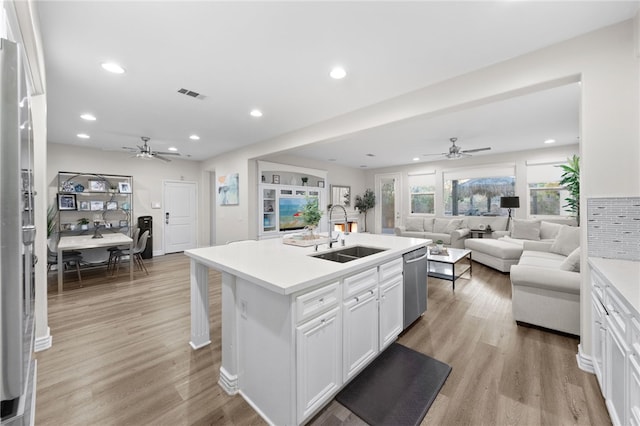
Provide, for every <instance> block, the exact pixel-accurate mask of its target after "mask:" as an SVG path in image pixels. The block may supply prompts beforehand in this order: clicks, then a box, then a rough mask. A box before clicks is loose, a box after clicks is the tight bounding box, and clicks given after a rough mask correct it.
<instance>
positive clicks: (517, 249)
mask: <svg viewBox="0 0 640 426" xmlns="http://www.w3.org/2000/svg"><path fill="white" fill-rule="evenodd" d="M574 224H575V220H574V219H572V218H569V219H562V218H561V219H550V220H536V219H532V220H525V219H512V220H511V224H510V230H509V231H495V232H493V234H491V238H468V239H466V240H465V241H464V246H465V248H466V249H468V250H471V257H472V258H473V260H475V261H476V262H479V263H482V264H483V265H486V266H489V267H491V268H494V269H497V270H498V271H501V272H509V270H510V269H511V266H513V265H516V264H517V263H518V261H519V260H520V256H521V255H522V251H523V245H524V243H525V242H526V241H543V242H545V241H546V242H553V241H554V240H555V238H556V235H557V234H558V232H559V231H560V229H561V228H562V227H563V226H566V225H574Z"/></svg>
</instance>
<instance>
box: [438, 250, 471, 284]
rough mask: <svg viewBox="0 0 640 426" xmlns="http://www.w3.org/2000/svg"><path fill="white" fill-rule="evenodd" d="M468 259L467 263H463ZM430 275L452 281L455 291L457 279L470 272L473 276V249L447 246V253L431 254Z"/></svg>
mask: <svg viewBox="0 0 640 426" xmlns="http://www.w3.org/2000/svg"><path fill="white" fill-rule="evenodd" d="M465 259H466V262H465V263H462V261H463V260H465ZM427 260H428V261H429V267H428V275H429V276H430V277H433V278H439V279H441V280H447V281H451V282H452V283H453V291H455V289H456V280H457V279H458V278H460V277H461V276H462V275H464V274H465V273H467V272H469V278H471V250H465V249H456V248H450V247H449V248H447V254H445V255H440V254H431V252H429V254H428V255H427Z"/></svg>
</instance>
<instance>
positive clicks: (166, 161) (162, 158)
mask: <svg viewBox="0 0 640 426" xmlns="http://www.w3.org/2000/svg"><path fill="white" fill-rule="evenodd" d="M151 155H152V156H153V158H157V159H158V160H162V161H164V162H165V163H170V162H171V160H169V159H168V158H164V157H163V156H161V155H157V154H156V153H153V154H151Z"/></svg>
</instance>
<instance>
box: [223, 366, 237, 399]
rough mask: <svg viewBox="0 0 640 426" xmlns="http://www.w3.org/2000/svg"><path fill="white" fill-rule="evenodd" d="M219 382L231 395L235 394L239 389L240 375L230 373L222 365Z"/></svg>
mask: <svg viewBox="0 0 640 426" xmlns="http://www.w3.org/2000/svg"><path fill="white" fill-rule="evenodd" d="M218 384H219V385H220V387H221V388H222V389H224V391H225V392H226V393H227V394H229V395H235V394H237V393H238V391H239V390H240V389H238V376H237V375H232V374H230V373H229V372H228V371H227V370H225V369H224V367H220V379H219V380H218Z"/></svg>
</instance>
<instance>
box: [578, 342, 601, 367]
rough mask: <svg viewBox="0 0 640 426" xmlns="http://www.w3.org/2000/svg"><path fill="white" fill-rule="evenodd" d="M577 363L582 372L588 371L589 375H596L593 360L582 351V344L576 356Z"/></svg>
mask: <svg viewBox="0 0 640 426" xmlns="http://www.w3.org/2000/svg"><path fill="white" fill-rule="evenodd" d="M576 361H578V367H579V368H580V370H582V371H586V372H587V373H591V374H595V372H596V371H595V370H594V369H593V359H592V358H591V356H589V355H585V353H584V352H583V351H582V344H579V345H578V353H577V354H576Z"/></svg>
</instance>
